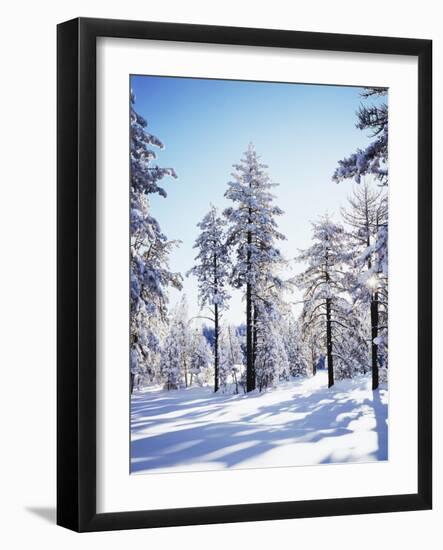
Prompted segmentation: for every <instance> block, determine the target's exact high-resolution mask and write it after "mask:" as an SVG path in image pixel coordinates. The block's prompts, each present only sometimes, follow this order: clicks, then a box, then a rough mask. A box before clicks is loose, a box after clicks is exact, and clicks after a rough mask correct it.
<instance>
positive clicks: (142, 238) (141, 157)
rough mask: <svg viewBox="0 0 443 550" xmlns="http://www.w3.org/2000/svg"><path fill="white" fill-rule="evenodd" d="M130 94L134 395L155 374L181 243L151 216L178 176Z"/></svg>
mask: <svg viewBox="0 0 443 550" xmlns="http://www.w3.org/2000/svg"><path fill="white" fill-rule="evenodd" d="M134 103H135V98H134V96H133V95H132V94H131V113H130V118H131V130H130V138H131V195H130V203H131V208H130V223H131V258H130V271H131V273H130V297H131V306H130V307H131V310H130V312H131V327H130V334H131V354H130V357H131V366H130V374H131V376H130V380H131V391H132V389H133V385H134V377H135V376H136V375H137V374H139V375H140V374H141V375H143V376H144V375H148V376H149V377H150V378H152V377H153V376H154V375H155V368H156V365H157V366H158V361H159V352H160V339H161V333H162V331H163V330H164V328H165V322H166V314H167V301H168V300H167V294H166V289H167V288H168V287H171V286H173V287H175V288H181V276H180V275H179V274H177V273H172V272H171V271H170V269H169V264H168V260H169V254H170V251H171V248H172V247H174V246H175V245H176V244H177V243H176V242H173V241H168V239H167V237H166V236H165V235H164V234H163V233H162V231H161V228H160V225H159V224H158V222H157V220H156V219H155V218H154V217H153V216H152V215H151V213H150V205H149V199H148V196H149V194H151V193H158V194H160V195H162V196H166V192H165V190H164V189H163V187H161V186H160V182H161V180H162V179H163V178H164V177H165V176H172V177H176V174H175V172H174V170H173V169H171V168H160V167H158V166H157V165H156V164H154V160H155V158H156V155H155V152H154V151H153V149H152V147H159V148H163V144H162V143H161V141H160V140H159V139H158V138H157V137H155V136H153V135H152V134H150V133H148V132H147V131H146V126H147V123H146V121H145V120H144V119H143V117H141V116H140V115H139V114H138V113H137V112H136V111H135V108H134Z"/></svg>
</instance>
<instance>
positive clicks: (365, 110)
mask: <svg viewBox="0 0 443 550" xmlns="http://www.w3.org/2000/svg"><path fill="white" fill-rule="evenodd" d="M387 93H388V90H387V89H386V88H366V89H365V91H364V92H363V93H362V97H363V98H364V99H368V98H370V97H371V98H377V97H379V98H380V97H381V98H383V97H385V96H386V95H387ZM356 127H357V128H359V129H360V130H369V132H370V136H371V137H373V138H375V139H374V141H372V142H371V143H370V144H369V145H368V146H367V147H366V149H358V150H357V152H356V153H353V154H352V155H350V156H349V157H347V158H345V159H343V160H340V161H339V162H338V168H337V169H336V170H335V172H334V175H333V177H332V179H333V180H334V181H336V182H337V183H338V182H340V181H343V180H345V179H350V178H353V179H354V180H355V181H356V182H357V183H360V181H361V178H362V176H366V175H372V176H373V177H374V178H375V179H376V180H377V181H378V182H379V184H380V185H382V186H384V185H387V184H388V105H387V103H386V102H384V101H381V102H378V104H373V105H369V106H365V105H360V108H359V110H358V112H357V123H356Z"/></svg>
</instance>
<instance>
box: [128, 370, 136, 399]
mask: <svg viewBox="0 0 443 550" xmlns="http://www.w3.org/2000/svg"><path fill="white" fill-rule="evenodd" d="M129 374H130V380H129V384H130V388H131V394H132V392H133V391H134V378H135V374H134V373H133V372H130V373H129Z"/></svg>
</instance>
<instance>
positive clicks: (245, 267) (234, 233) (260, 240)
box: [224, 144, 284, 391]
mask: <svg viewBox="0 0 443 550" xmlns="http://www.w3.org/2000/svg"><path fill="white" fill-rule="evenodd" d="M266 168H267V166H266V165H265V164H262V163H261V162H260V161H259V157H258V155H257V153H256V151H255V149H254V146H253V145H252V144H250V145H249V147H248V150H247V151H246V152H245V154H244V157H243V158H242V159H241V160H240V163H239V164H235V165H234V173H233V174H232V176H233V180H232V181H230V182H229V183H228V189H227V191H226V193H225V197H226V198H228V199H230V200H231V201H232V202H233V203H234V206H232V207H230V208H227V209H225V211H224V214H225V216H226V219H227V220H228V222H229V227H228V232H227V243H228V245H229V246H230V247H233V248H234V249H235V254H236V261H235V262H234V265H233V271H232V276H231V283H232V284H233V286H234V287H236V288H245V295H246V296H245V297H246V350H247V367H246V387H247V391H252V390H254V389H255V384H256V372H255V356H256V345H257V332H256V327H257V325H258V314H259V310H258V303H259V301H261V300H263V299H264V298H263V296H260V294H259V289H261V290H266V289H267V288H268V287H272V286H279V285H281V284H282V283H281V280H280V279H279V277H277V276H276V274H275V270H276V267H277V266H278V265H279V264H280V263H281V262H282V256H281V254H280V251H279V249H278V248H277V247H276V241H278V240H281V239H284V236H283V235H282V234H281V233H279V231H278V230H277V222H276V221H275V218H276V217H277V216H280V215H281V214H282V213H283V212H282V210H281V209H280V208H278V207H277V206H275V205H273V199H274V196H273V195H272V194H271V193H270V190H271V189H272V188H273V187H275V186H276V185H277V184H275V183H272V182H271V179H270V177H269V175H268V174H267V172H266V171H265V170H266Z"/></svg>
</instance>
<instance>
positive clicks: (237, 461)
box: [131, 371, 388, 473]
mask: <svg viewBox="0 0 443 550" xmlns="http://www.w3.org/2000/svg"><path fill="white" fill-rule="evenodd" d="M370 388H371V384H370V379H369V378H368V377H365V378H358V379H354V380H346V381H340V382H337V383H336V384H335V385H334V386H333V387H332V388H330V389H328V388H327V378H326V371H319V372H318V373H317V376H315V377H313V378H305V379H298V380H295V381H293V382H288V383H285V384H282V385H280V386H278V388H276V389H274V390H271V391H267V392H264V393H261V394H259V393H258V392H254V393H252V394H248V395H244V394H242V395H226V394H217V395H214V393H213V392H212V390H211V388H209V387H207V388H198V387H192V388H188V389H183V390H175V391H169V392H168V391H164V390H161V389H160V388H150V389H147V390H145V391H139V392H136V393H134V395H133V396H132V415H131V471H132V472H133V473H148V472H153V471H155V472H179V471H198V470H200V471H201V470H218V469H225V468H263V467H276V466H296V465H310V464H326V463H331V462H367V461H374V460H387V455H388V451H387V447H388V445H387V442H388V436H387V432H388V430H387V411H388V407H387V401H388V392H387V389H386V387H381V388H380V389H379V390H377V391H375V392H372V391H371V389H370Z"/></svg>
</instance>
